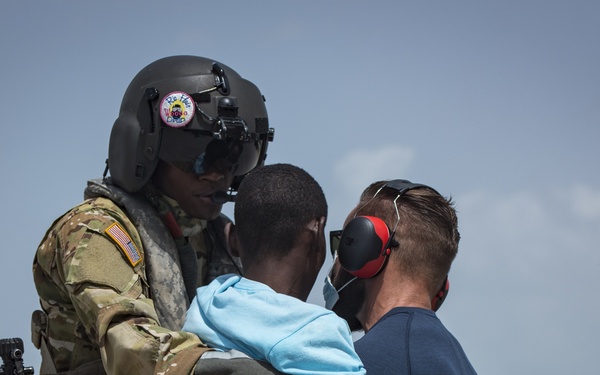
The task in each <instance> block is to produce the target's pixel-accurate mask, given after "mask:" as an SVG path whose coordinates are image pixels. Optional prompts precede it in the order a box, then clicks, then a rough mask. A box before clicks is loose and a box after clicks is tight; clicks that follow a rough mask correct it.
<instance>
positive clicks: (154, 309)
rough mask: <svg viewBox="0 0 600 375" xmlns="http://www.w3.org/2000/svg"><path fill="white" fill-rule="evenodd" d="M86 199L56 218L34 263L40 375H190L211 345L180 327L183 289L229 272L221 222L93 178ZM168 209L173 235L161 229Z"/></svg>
mask: <svg viewBox="0 0 600 375" xmlns="http://www.w3.org/2000/svg"><path fill="white" fill-rule="evenodd" d="M86 198H88V199H87V200H86V201H84V202H83V203H81V204H80V205H78V206H77V207H75V208H73V209H72V210H70V211H69V212H67V213H66V214H65V215H63V216H62V217H60V218H59V219H57V220H56V221H55V222H54V224H53V225H52V226H51V228H50V229H49V230H48V232H47V233H46V235H45V237H44V239H43V240H42V242H41V244H40V246H39V248H38V250H37V253H36V256H35V259H34V263H33V274H34V282H35V286H36V288H37V291H38V294H39V297H40V303H41V306H42V309H43V312H36V313H34V319H33V323H34V324H33V325H32V330H33V331H32V338H33V341H34V344H35V345H36V347H38V348H40V347H41V348H42V371H41V373H42V374H43V373H53V372H58V373H63V372H67V371H70V370H75V369H77V368H79V371H72V372H70V373H72V374H75V373H89V374H91V373H99V374H101V373H104V371H106V373H109V374H146V373H147V374H151V373H166V372H169V373H180V374H189V373H191V371H192V370H193V368H194V366H195V364H196V361H197V360H198V358H199V357H200V355H201V354H202V353H204V352H205V351H207V350H208V349H207V348H206V347H205V346H204V344H202V342H201V341H200V339H199V338H198V337H197V336H195V335H194V334H191V333H187V332H181V331H179V330H180V329H181V326H182V324H183V321H184V318H185V313H186V311H187V307H188V304H189V300H190V299H191V298H192V297H193V296H191V295H187V293H186V285H185V284H186V282H187V283H188V284H189V280H190V275H191V277H192V278H193V279H194V280H195V281H196V283H195V284H196V285H195V286H200V285H204V284H206V283H208V282H209V281H210V280H212V279H213V278H214V277H215V276H217V275H219V274H222V273H230V272H236V270H237V268H236V265H235V264H234V263H233V261H232V258H230V257H229V255H228V254H227V253H226V250H225V248H224V245H223V244H222V242H221V241H220V238H219V237H221V236H222V235H223V230H222V229H223V228H222V227H223V225H224V222H225V220H226V218H225V217H224V216H221V217H220V218H219V219H218V220H215V221H214V222H202V221H200V220H195V219H192V218H189V217H187V216H186V215H185V214H184V213H183V211H182V210H181V209H180V208H179V207H178V206H177V204H176V203H175V202H174V201H172V200H170V199H168V198H166V197H164V196H161V195H160V194H157V193H156V190H154V189H150V190H146V191H145V193H144V194H127V193H125V192H124V191H122V190H120V189H118V188H116V187H114V186H111V185H104V184H102V183H101V182H99V181H91V182H90V183H88V188H87V189H86ZM169 212H170V213H171V214H172V216H171V217H172V218H173V219H174V221H175V222H176V223H177V224H178V225H177V226H176V227H178V228H180V229H181V233H180V234H181V236H179V238H174V237H173V235H172V231H171V232H169V230H168V229H167V226H165V225H164V224H163V222H164V217H166V216H168V215H166V214H168V213H169ZM171 214H169V215H171ZM171 229H173V228H171ZM221 239H222V238H221ZM190 249H192V252H193V254H194V255H195V257H196V258H197V261H196V262H193V259H191V258H189V256H188V255H189V250H190ZM186 251H188V254H187V255H186ZM182 257H183V258H185V259H186V261H185V262H180V258H182ZM190 261H191V262H192V265H194V263H197V264H195V265H194V267H186V266H189V263H190ZM182 266H183V267H182ZM182 268H183V270H182ZM186 269H187V270H186ZM184 273H185V274H184ZM186 274H187V275H186ZM189 289H190V288H189V287H188V290H189ZM194 292H195V288H194ZM50 358H51V360H50V361H49V359H50ZM82 366H83V367H82ZM175 370H176V371H175Z"/></svg>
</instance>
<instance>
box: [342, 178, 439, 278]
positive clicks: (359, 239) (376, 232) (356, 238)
mask: <svg viewBox="0 0 600 375" xmlns="http://www.w3.org/2000/svg"><path fill="white" fill-rule="evenodd" d="M421 187H428V186H427V185H422V184H413V183H412V182H410V181H407V180H392V181H388V182H387V183H386V184H384V185H383V186H382V187H381V188H380V189H379V190H378V191H377V193H375V195H374V196H373V198H375V196H376V195H377V194H378V193H379V192H380V191H381V190H382V189H384V188H391V189H394V190H396V191H397V192H398V196H397V197H396V199H398V198H400V197H401V196H402V195H403V194H404V193H406V192H407V191H409V190H411V189H417V188H421ZM367 204H369V203H366V204H365V206H366V205H367ZM394 204H396V203H395V201H394ZM363 207H364V206H363ZM358 211H360V209H359V210H358ZM358 211H357V212H358ZM398 220H400V217H398ZM393 237H394V233H392V232H391V231H390V229H389V228H388V226H387V224H386V223H385V222H384V221H383V220H381V219H380V218H377V217H374V216H357V217H355V218H354V219H352V220H351V221H350V222H349V223H348V225H346V227H345V228H344V230H343V231H342V236H341V239H340V245H339V248H338V257H339V260H340V264H341V265H342V267H343V268H344V269H345V270H346V271H348V272H349V273H351V274H352V275H354V276H356V277H360V278H365V279H366V278H370V277H373V276H375V275H377V273H379V271H381V269H382V268H383V265H384V264H385V261H386V259H387V256H388V255H389V254H390V252H391V249H390V248H391V247H393V246H396V245H397V242H395V241H394V240H393Z"/></svg>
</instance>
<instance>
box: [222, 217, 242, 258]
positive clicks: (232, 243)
mask: <svg viewBox="0 0 600 375" xmlns="http://www.w3.org/2000/svg"><path fill="white" fill-rule="evenodd" d="M224 232H225V239H226V242H227V244H226V245H227V250H229V253H230V254H231V255H233V256H234V257H239V256H240V250H239V249H240V247H239V246H240V245H239V240H238V238H237V231H236V230H235V224H233V223H231V222H230V223H227V224H225V228H224Z"/></svg>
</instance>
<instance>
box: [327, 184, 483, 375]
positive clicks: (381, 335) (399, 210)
mask: <svg viewBox="0 0 600 375" xmlns="http://www.w3.org/2000/svg"><path fill="white" fill-rule="evenodd" d="M457 223H458V220H457V216H456V211H455V209H454V207H453V202H452V201H451V199H446V198H444V197H442V196H441V195H440V194H439V193H438V192H437V191H435V190H434V189H432V188H430V187H428V186H426V185H422V184H414V183H411V182H410V181H407V180H391V181H379V182H375V183H373V184H371V185H370V186H369V187H368V188H367V189H365V190H364V192H363V193H362V195H361V197H360V201H359V203H358V205H357V206H356V207H355V208H354V209H353V210H352V211H351V212H350V214H349V215H348V217H347V219H346V222H345V225H344V229H343V230H341V231H332V232H330V241H331V243H330V245H331V250H332V253H333V256H334V264H333V267H332V270H331V272H330V274H329V275H328V277H327V279H326V283H325V288H324V290H323V293H324V297H325V300H326V307H327V308H330V309H333V311H334V312H336V313H337V314H338V315H339V316H341V317H343V318H344V319H346V320H347V321H348V323H349V325H350V327H351V329H352V330H353V331H358V330H364V332H365V335H364V336H363V337H362V338H360V339H359V340H358V341H357V342H356V343H355V348H356V352H357V353H358V355H359V356H360V358H361V360H362V361H363V363H364V365H365V368H366V370H367V372H368V373H369V374H370V375H387V374H389V375H392V374H393V375H398V374H413V375H415V374H475V370H474V369H473V367H472V366H471V364H470V362H469V360H468V358H467V356H466V355H465V353H464V351H463V349H462V347H461V345H460V344H459V342H458V341H457V340H456V338H455V337H454V336H453V335H452V334H451V333H450V332H449V331H448V330H447V329H446V328H445V327H444V325H443V324H442V322H441V321H440V320H439V319H438V317H437V316H436V314H435V311H436V310H437V309H439V308H440V306H441V304H442V302H443V301H444V298H445V297H446V295H447V293H448V289H449V282H448V276H447V275H448V272H449V270H450V265H451V263H452V261H453V260H454V258H455V256H456V253H457V251H458V242H459V239H460V235H459V232H458V224H457Z"/></svg>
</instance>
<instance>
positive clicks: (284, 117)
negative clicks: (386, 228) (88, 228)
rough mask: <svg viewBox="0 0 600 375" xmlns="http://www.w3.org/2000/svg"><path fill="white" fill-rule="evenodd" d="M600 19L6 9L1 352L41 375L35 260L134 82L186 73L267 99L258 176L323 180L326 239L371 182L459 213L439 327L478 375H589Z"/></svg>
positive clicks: (574, 12) (570, 11) (599, 194)
mask: <svg viewBox="0 0 600 375" xmlns="http://www.w3.org/2000/svg"><path fill="white" fill-rule="evenodd" d="M598 19H600V3H598V2H596V1H591V0H590V1H583V0H571V1H562V0H560V1H559V0H556V1H545V0H544V1H541V0H539V1H521V0H518V1H517V0H507V1H501V2H500V1H497V2H496V1H448V0H445V1H404V0H390V1H377V0H373V1H356V0H345V1H342V0H331V1H316V0H307V1H297V2H292V1H275V0H259V1H245V0H231V1H227V2H216V1H194V2H191V1H190V2H181V3H169V4H167V3H165V2H159V1H141V0H133V1H126V2H124V1H114V0H107V1H103V2H79V1H74V0H64V1H52V2H50V1H48V2H45V1H37V2H36V1H19V2H16V1H11V2H8V1H7V2H4V3H3V4H2V12H1V13H0V50H1V51H2V52H1V53H2V59H1V62H0V87H1V90H0V106H1V107H0V108H1V110H2V113H4V117H3V119H4V120H2V122H3V124H2V126H1V127H0V176H1V177H0V178H1V180H0V207H2V208H3V209H2V211H1V212H0V235H1V238H2V239H3V246H2V249H1V250H0V286H1V287H2V294H1V298H2V304H1V305H2V308H1V309H0V338H9V337H22V338H23V340H24V342H25V353H24V359H25V364H26V365H29V366H34V367H35V368H36V370H37V369H38V368H39V363H40V356H39V353H38V352H37V350H36V349H35V348H34V347H33V346H32V345H31V344H30V339H29V338H30V328H29V327H30V316H31V312H32V311H33V310H35V309H37V308H38V306H39V305H38V300H37V294H36V292H35V288H34V285H33V281H32V275H31V263H32V259H33V256H34V253H35V250H36V248H37V245H38V244H39V242H40V240H41V239H42V237H43V236H44V233H45V231H46V230H47V229H48V227H49V226H50V225H51V224H52V222H53V221H54V220H55V219H56V218H57V217H58V216H60V215H61V214H62V213H64V212H66V211H67V210H68V209H69V208H71V207H72V206H74V205H76V204H77V203H79V202H80V201H81V200H82V199H83V189H84V187H85V183H86V181H87V180H88V179H91V178H96V177H99V176H101V174H102V172H103V170H104V161H105V159H106V157H107V152H108V137H109V134H110V129H111V127H112V124H113V122H114V120H115V119H116V117H117V115H118V109H119V105H120V102H121V99H122V96H123V93H124V91H125V88H126V87H127V85H128V84H129V82H130V81H131V79H132V78H133V76H134V75H135V74H136V73H137V72H138V71H139V70H141V69H142V68H143V67H144V66H146V65H147V64H149V63H151V62H152V61H154V60H157V59H159V58H162V57H165V56H171V55H181V54H190V55H198V56H203V57H208V58H211V59H214V60H216V61H220V62H222V63H224V64H226V65H228V66H230V67H232V68H233V69H235V70H236V71H237V72H238V73H239V74H240V75H242V76H243V77H244V78H246V79H249V80H250V81H252V82H254V83H255V84H256V85H257V86H258V87H259V88H260V90H261V92H262V93H263V94H264V96H265V97H266V100H267V102H266V104H267V108H268V112H269V122H270V125H271V126H273V127H274V128H275V140H274V142H273V143H272V144H270V145H269V150H268V158H267V163H268V164H272V163H282V162H284V163H291V164H295V165H298V166H300V167H302V168H304V169H305V170H307V171H308V172H309V173H310V174H312V175H313V176H314V177H315V178H316V179H317V181H318V182H319V183H320V184H321V186H322V187H323V190H324V192H325V194H326V197H327V199H328V204H329V218H328V222H327V228H326V230H334V229H341V227H342V224H343V221H344V219H345V217H346V215H347V213H348V212H349V211H350V209H351V208H352V207H353V206H354V205H355V203H356V202H357V200H358V196H359V194H360V192H361V191H362V190H363V189H364V188H365V187H366V186H368V185H369V184H370V183H371V182H374V181H376V180H381V179H396V178H403V179H408V180H411V181H413V182H419V183H423V184H427V185H430V186H432V187H433V188H435V189H436V190H437V191H439V192H440V193H441V194H442V195H444V196H448V197H450V196H451V197H452V198H453V200H454V201H455V202H456V207H457V210H458V215H459V230H460V232H461V237H462V239H461V243H460V247H459V253H458V256H457V258H456V260H455V262H454V264H453V266H452V270H451V272H450V283H451V289H450V293H449V297H448V299H447V300H446V302H445V303H444V306H443V307H442V308H441V309H440V310H439V311H438V316H439V317H440V319H441V320H442V322H443V323H444V324H445V325H446V327H447V328H448V329H449V330H450V331H451V332H452V333H453V334H454V336H455V337H456V338H457V339H458V340H459V341H460V343H461V345H462V346H463V349H464V350H465V352H466V353H467V355H468V357H469V359H470V361H471V363H472V364H473V366H474V368H475V369H476V370H477V372H478V373H480V374H490V375H496V374H498V375H499V374H532V373H539V374H564V373H582V374H590V373H596V372H597V363H596V360H595V358H596V356H597V353H598V350H599V349H600V347H599V345H598V340H597V337H598V335H599V334H600V319H598V316H597V310H598V308H599V307H600V299H598V298H597V288H598V286H597V285H598V277H597V274H596V272H598V271H599V270H600V252H599V250H600V249H599V243H600V230H599V229H600V175H599V173H598V169H597V168H598V162H599V161H600V147H598V143H599V141H600V74H599V72H600V70H599V68H598V67H600V44H599V43H598V39H599V37H600V22H598ZM25 115H26V116H25ZM225 212H226V213H228V214H231V213H232V212H233V208H232V207H226V208H225ZM330 266H331V259H328V260H327V261H326V263H325V265H324V267H323V269H322V270H321V274H320V276H319V279H318V280H317V282H316V284H315V287H314V289H313V292H312V293H311V296H310V298H309V302H311V303H315V304H323V299H322V295H321V291H322V286H323V278H324V277H325V275H326V273H327V271H328V269H329V267H330Z"/></svg>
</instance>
